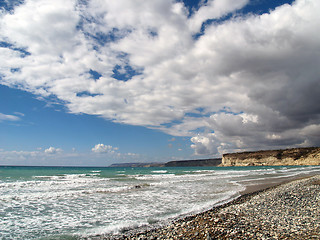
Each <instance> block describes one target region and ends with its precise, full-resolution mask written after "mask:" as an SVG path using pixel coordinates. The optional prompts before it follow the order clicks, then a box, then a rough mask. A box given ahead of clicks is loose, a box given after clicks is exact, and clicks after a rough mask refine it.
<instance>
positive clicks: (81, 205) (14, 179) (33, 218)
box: [0, 166, 320, 240]
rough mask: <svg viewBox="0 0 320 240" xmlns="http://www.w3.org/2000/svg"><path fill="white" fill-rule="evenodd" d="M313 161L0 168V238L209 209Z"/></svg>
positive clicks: (109, 228)
mask: <svg viewBox="0 0 320 240" xmlns="http://www.w3.org/2000/svg"><path fill="white" fill-rule="evenodd" d="M319 173H320V166H298V167H288V166H272V167H270V166H269V167H161V168H156V167H150V168H106V167H17V166H14V167H11V166H10V167H9V166H7V167H0V239H2V240H4V239H10V240H11V239H42V240H44V239H79V238H82V237H89V236H95V235H103V234H117V233H121V232H123V231H125V230H127V229H135V228H139V227H141V226H152V225H156V224H160V223H164V222H166V221H170V220H172V219H176V218H179V217H181V216H186V215H189V214H195V213H199V212H201V211H205V210H209V209H211V208H212V207H214V206H218V205H221V204H223V203H226V202H228V201H231V200H233V199H235V198H237V197H239V196H240V192H242V191H243V190H244V189H245V188H246V187H247V186H251V185H255V184H258V183H262V182H264V181H268V182H275V183H276V182H280V181H283V180H285V179H292V178H299V177H305V176H308V175H314V174H319Z"/></svg>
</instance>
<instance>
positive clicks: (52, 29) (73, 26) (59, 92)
mask: <svg viewBox="0 0 320 240" xmlns="http://www.w3.org/2000/svg"><path fill="white" fill-rule="evenodd" d="M248 3H249V0H241V1H239V0H228V1H225V0H215V1H208V2H207V3H206V4H205V5H203V6H200V7H199V9H198V10H195V11H194V12H188V9H187V8H186V7H185V6H184V5H183V3H182V2H175V1H173V0H154V1H141V0H118V1H102V0H91V1H88V2H83V1H75V0H74V1H72V0H70V1H62V0H57V1H54V3H53V2H52V1H49V0H41V1H33V0H26V1H25V2H24V3H22V4H20V5H17V6H15V7H14V8H13V9H12V10H10V11H6V10H2V11H1V12H0V29H1V31H0V62H1V64H0V84H3V85H7V86H9V87H13V88H20V89H23V90H26V91H29V92H32V93H34V94H36V95H39V96H41V97H43V98H49V97H52V96H54V97H56V98H57V99H58V100H59V101H61V104H64V105H65V106H66V107H67V108H68V109H69V111H70V113H74V114H79V113H86V114H93V115H98V116H101V117H104V118H105V119H107V120H110V121H114V122H119V123H124V124H130V125H139V126H145V127H149V128H154V129H158V130H161V131H163V132H166V133H168V134H171V135H173V136H188V137H190V139H191V141H192V143H193V144H192V145H191V147H192V148H193V149H194V151H195V154H199V155H216V154H221V153H223V152H226V151H235V150H247V149H261V148H273V147H276V148H278V147H289V146H290V147H293V146H310V145H319V144H320V130H319V129H320V121H319V120H320V118H319V116H320V105H319V104H318V103H319V101H320V79H319V76H320V68H319V67H318V66H319V65H320V54H319V52H320V35H319V34H318V28H319V26H320V15H319V11H320V2H319V1H318V0H297V1H295V2H294V3H293V4H292V5H288V4H285V5H282V6H280V7H278V8H276V9H275V10H273V11H271V12H270V13H266V14H263V15H252V14H251V15H234V16H233V17H229V18H227V19H225V17H226V16H230V14H231V15H232V14H233V13H235V11H237V10H238V9H241V8H243V7H244V6H245V5H246V4H248ZM209 19H210V20H211V24H205V23H206V21H207V20H209ZM222 19H224V20H223V21H222ZM104 147H107V146H100V147H99V146H98V147H97V145H96V146H95V148H94V149H95V150H93V151H98V152H99V151H105V150H108V149H104Z"/></svg>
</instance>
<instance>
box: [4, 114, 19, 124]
mask: <svg viewBox="0 0 320 240" xmlns="http://www.w3.org/2000/svg"><path fill="white" fill-rule="evenodd" d="M19 120H20V118H19V117H17V116H14V115H7V114H3V113H0V122H1V121H19Z"/></svg>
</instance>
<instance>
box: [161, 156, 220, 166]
mask: <svg viewBox="0 0 320 240" xmlns="http://www.w3.org/2000/svg"><path fill="white" fill-rule="evenodd" d="M220 164H221V158H214V159H199V160H183V161H171V162H167V163H166V164H165V167H212V166H218V165H220Z"/></svg>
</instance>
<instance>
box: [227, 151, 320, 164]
mask: <svg viewBox="0 0 320 240" xmlns="http://www.w3.org/2000/svg"><path fill="white" fill-rule="evenodd" d="M280 165H320V147H312V148H292V149H281V150H268V151H257V152H241V153H228V154H224V155H223V157H222V163H221V166H280Z"/></svg>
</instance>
